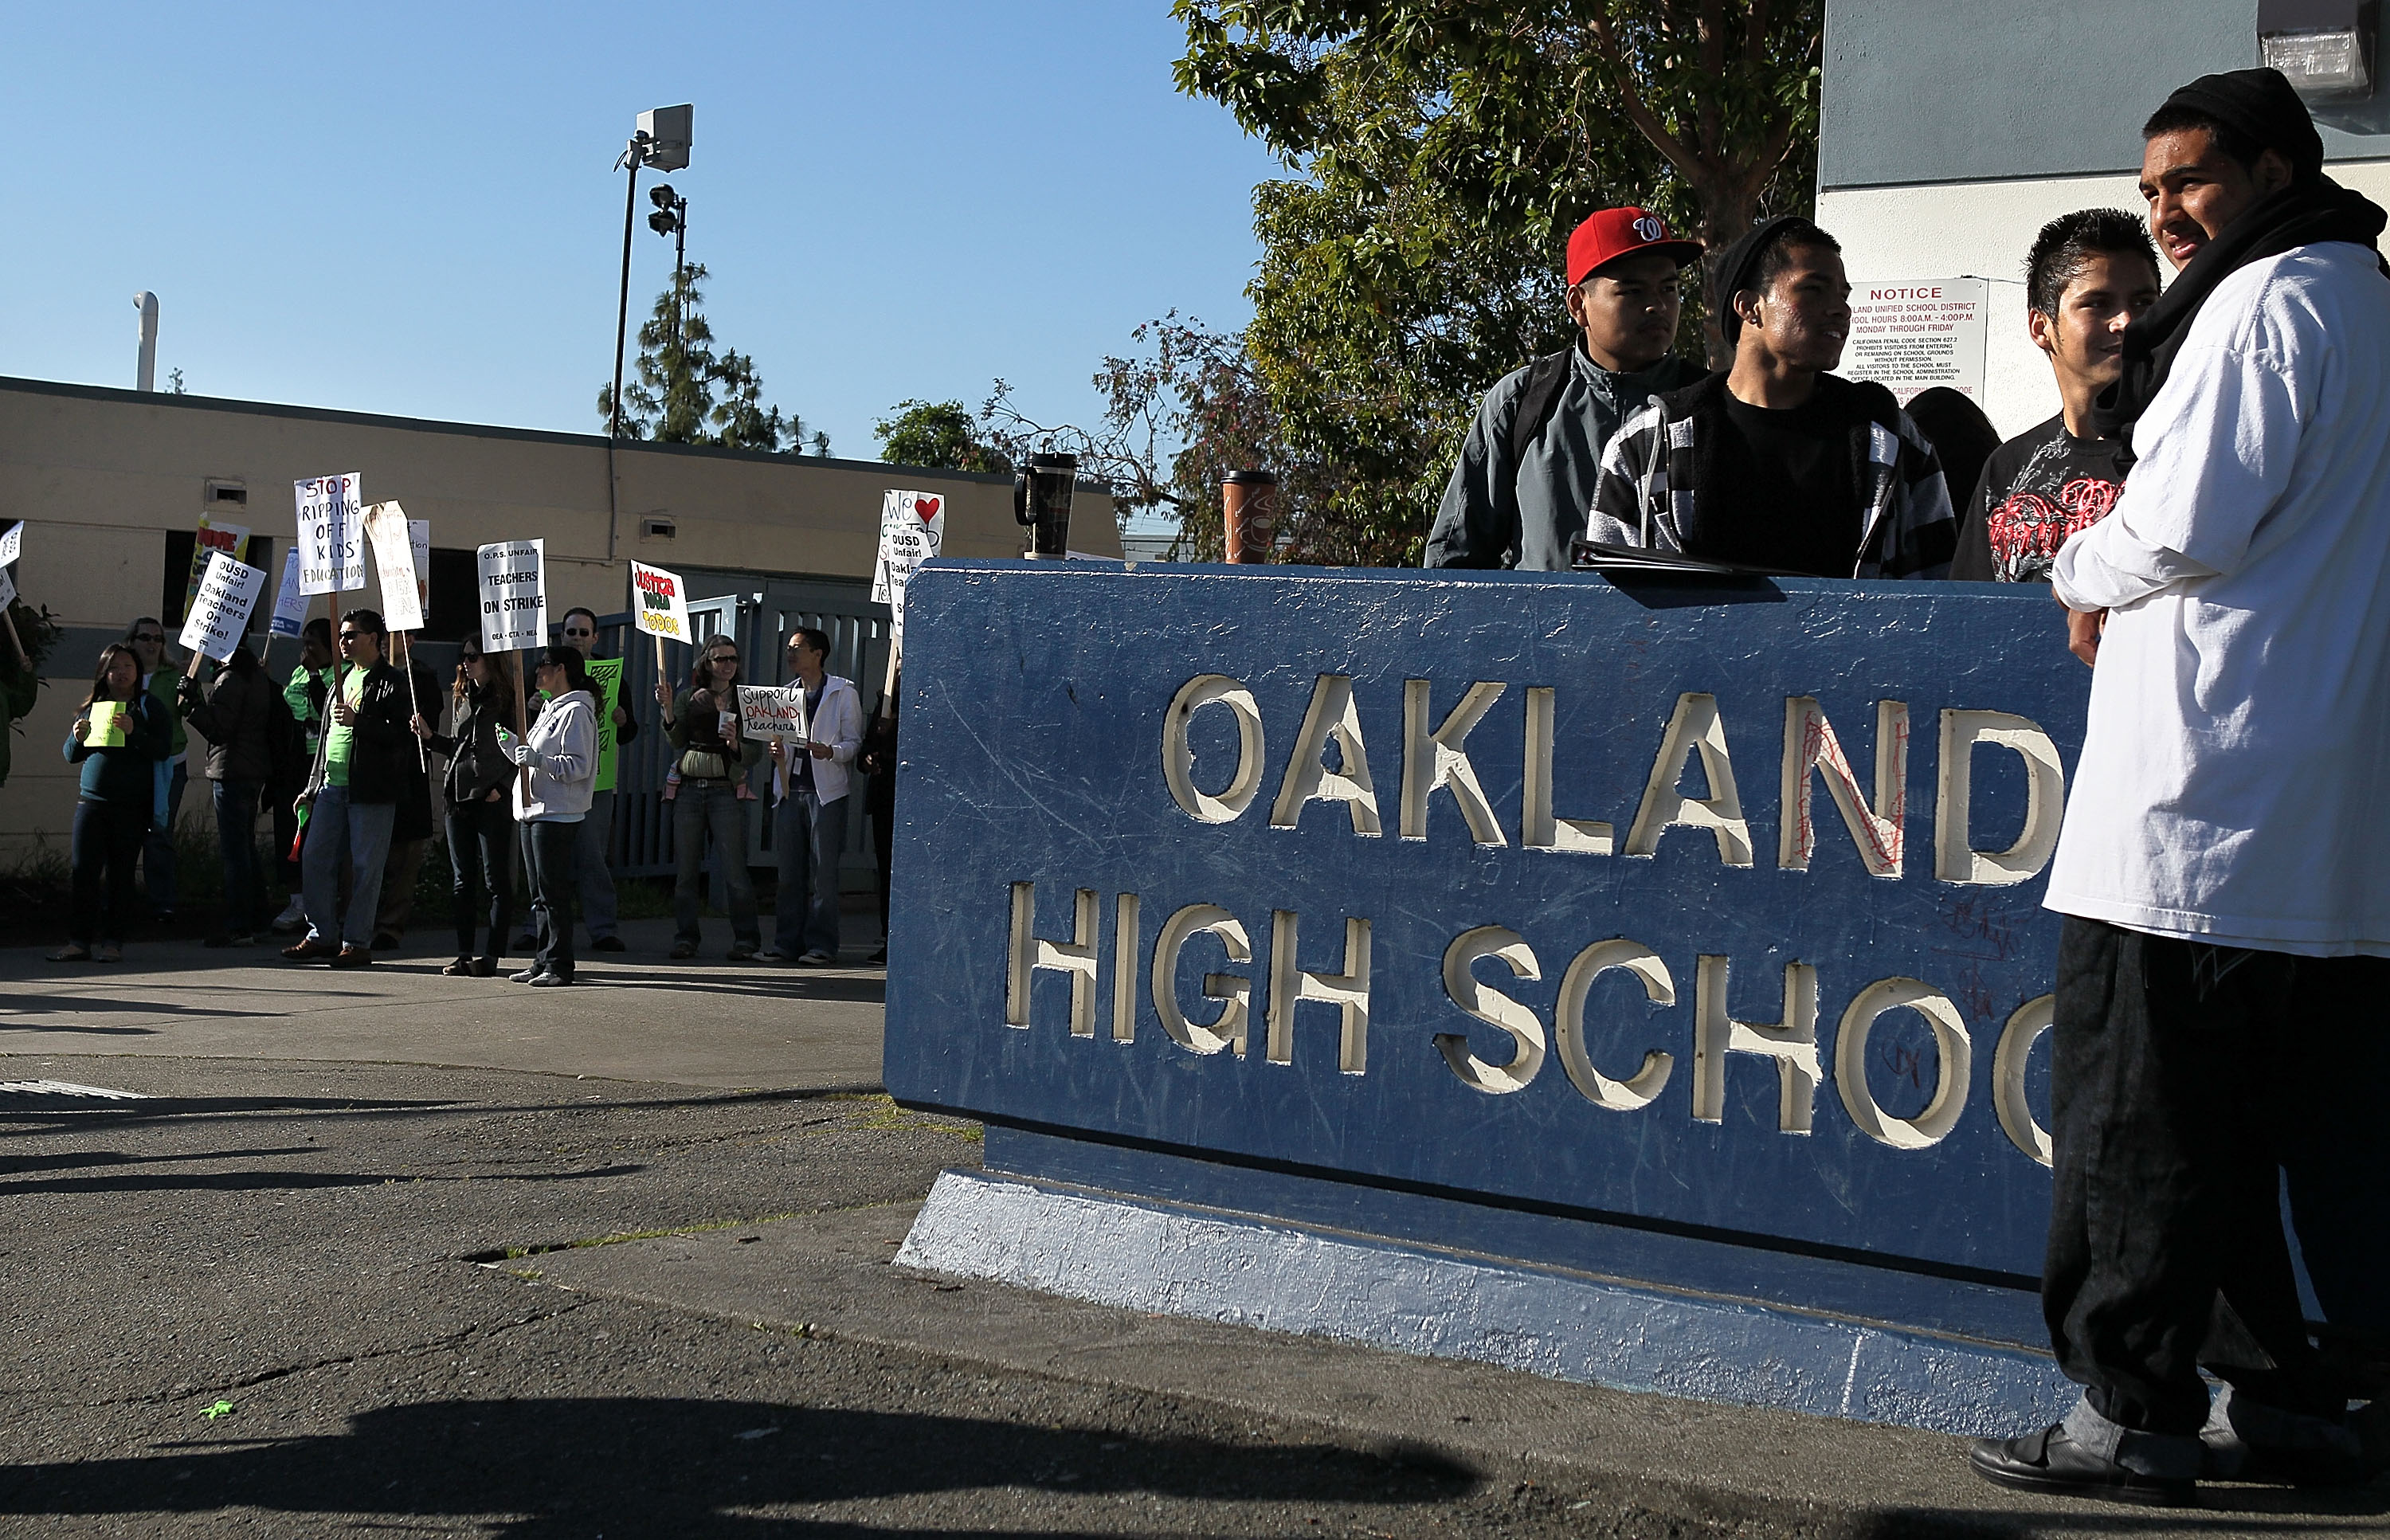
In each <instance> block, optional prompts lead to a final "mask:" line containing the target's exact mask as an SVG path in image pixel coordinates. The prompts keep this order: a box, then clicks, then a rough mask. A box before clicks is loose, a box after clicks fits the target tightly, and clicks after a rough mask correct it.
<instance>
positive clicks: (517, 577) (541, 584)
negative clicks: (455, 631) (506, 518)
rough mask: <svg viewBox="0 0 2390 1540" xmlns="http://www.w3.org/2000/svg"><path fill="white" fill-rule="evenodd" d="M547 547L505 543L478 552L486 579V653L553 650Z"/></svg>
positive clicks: (478, 563) (543, 543)
mask: <svg viewBox="0 0 2390 1540" xmlns="http://www.w3.org/2000/svg"><path fill="white" fill-rule="evenodd" d="M546 547H547V543H546V541H544V540H501V541H498V542H496V543H495V544H494V545H483V546H482V547H481V548H480V549H479V550H477V551H475V552H474V564H475V566H476V568H477V569H478V570H479V571H480V574H481V580H482V651H484V652H516V651H520V650H521V649H522V648H533V647H545V646H546V645H547V568H546Z"/></svg>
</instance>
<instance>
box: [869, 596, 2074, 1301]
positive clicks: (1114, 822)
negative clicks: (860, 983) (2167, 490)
mask: <svg viewBox="0 0 2390 1540" xmlns="http://www.w3.org/2000/svg"><path fill="white" fill-rule="evenodd" d="M1024 569H1025V570H1024ZM1649 582H1650V580H1638V585H1635V586H1628V585H1624V584H1613V583H1610V582H1606V581H1603V580H1601V579H1599V578H1594V577H1591V576H1589V575H1588V576H1583V577H1578V576H1573V575H1566V574H1563V575H1560V576H1544V575H1541V574H1526V573H1520V574H1515V575H1514V574H1483V575H1479V574H1472V575H1471V580H1470V581H1466V582H1448V581H1437V580H1433V579H1427V578H1422V577H1419V576H1395V575H1392V574H1388V575H1383V576H1379V575H1362V574H1357V573H1354V574H1344V575H1341V576H1339V577H1337V578H1336V579H1335V580H1334V581H1323V579H1322V576H1321V574H1318V573H1316V572H1309V573H1306V572H1298V571H1282V570H1277V569H1269V570H1262V571H1257V572H1256V573H1254V574H1250V575H1249V574H1244V573H1238V572H1205V571H1187V572H1169V571H1164V572H1154V573H1148V572H1145V571H1132V572H1122V571H1056V570H1053V569H1041V568H1037V567H1035V566H1034V564H1022V565H1018V566H1017V565H1014V564H1008V563H983V562H940V563H937V564H936V565H935V566H933V567H932V568H930V569H928V570H926V571H923V572H922V573H920V574H919V575H918V576H917V577H916V578H915V580H914V584H913V591H912V593H911V594H910V595H909V596H908V604H909V606H910V607H912V608H914V609H915V610H917V612H918V614H917V619H918V620H919V628H918V635H917V639H916V643H915V647H916V649H917V651H918V654H919V660H920V661H921V662H922V664H923V665H924V667H923V669H922V672H921V674H919V677H920V678H922V679H925V680H934V681H936V685H935V687H934V688H933V689H932V688H930V687H916V688H915V689H914V690H913V691H912V692H911V693H910V695H909V698H908V699H907V700H906V705H905V712H906V715H905V731H906V764H907V767H908V768H907V770H906V779H905V782H904V790H903V795H902V796H901V797H900V798H899V800H898V802H897V809H898V814H897V816H898V820H899V823H898V830H897V839H898V841H899V843H900V844H901V845H903V846H905V847H906V849H905V850H904V851H902V852H900V853H899V855H898V857H897V862H896V869H897V871H898V872H899V873H900V880H899V882H898V884H897V887H896V891H895V893H894V916H893V930H894V932H895V933H896V934H897V936H898V937H899V938H900V943H899V945H898V946H897V947H896V948H894V949H893V955H894V956H897V957H898V958H899V959H900V962H899V965H898V966H897V967H896V968H895V969H893V970H892V972H891V974H890V980H889V993H888V1032H887V1045H886V1076H887V1084H888V1086H889V1088H890V1090H891V1091H893V1093H894V1094H895V1095H896V1096H897V1097H898V1098H899V1099H900V1100H901V1101H904V1102H906V1103H907V1104H909V1105H916V1106H923V1107H939V1108H944V1109H948V1110H955V1111H957V1112H962V1113H966V1114H968V1115H970V1116H973V1117H978V1118H983V1119H984V1120H986V1121H987V1123H989V1125H990V1140H989V1149H988V1155H989V1158H990V1162H991V1164H992V1165H998V1164H1000V1162H999V1160H998V1157H999V1155H1000V1154H1001V1155H1002V1160H1003V1161H1011V1162H1014V1163H1010V1164H1003V1165H1001V1169H1007V1170H1012V1171H1017V1172H1022V1173H1025V1174H1032V1175H1035V1174H1051V1175H1053V1176H1055V1178H1056V1179H1059V1180H1070V1181H1094V1180H1095V1178H1094V1177H1093V1176H1090V1175H1088V1174H1086V1173H1091V1172H1099V1171H1105V1170H1111V1171H1114V1172H1118V1171H1121V1170H1125V1169H1127V1168H1125V1167H1123V1166H1122V1165H1121V1163H1120V1162H1121V1161H1123V1160H1124V1159H1125V1157H1123V1156H1121V1155H1120V1154H1119V1153H1118V1147H1119V1146H1120V1142H1121V1141H1124V1140H1126V1141H1131V1142H1133V1143H1134V1144H1135V1145H1136V1146H1137V1148H1138V1149H1145V1150H1150V1151H1158V1152H1171V1153H1174V1154H1176V1155H1179V1156H1183V1157H1185V1158H1186V1159H1187V1160H1189V1161H1195V1162H1198V1164H1197V1165H1195V1166H1189V1167H1188V1168H1187V1169H1189V1170H1197V1169H1201V1170H1207V1171H1214V1172H1217V1171H1220V1170H1221V1169H1223V1168H1221V1167H1219V1166H1218V1165H1216V1164H1209V1163H1204V1162H1216V1161H1227V1162H1231V1163H1232V1164H1233V1165H1234V1166H1235V1167H1236V1168H1237V1169H1238V1170H1239V1171H1242V1172H1244V1173H1245V1174H1247V1175H1251V1174H1252V1173H1253V1171H1254V1170H1256V1169H1261V1168H1266V1169H1269V1170H1273V1171H1279V1172H1299V1173H1306V1174H1309V1175H1310V1176H1311V1177H1313V1178H1317V1179H1319V1180H1324V1181H1330V1182H1333V1183H1350V1184H1357V1187H1356V1188H1355V1189H1354V1190H1361V1189H1368V1190H1373V1191H1376V1190H1385V1189H1388V1188H1390V1187H1391V1188H1394V1189H1398V1190H1401V1191H1406V1192H1433V1193H1440V1194H1443V1195H1444V1196H1445V1197H1446V1199H1449V1200H1454V1201H1462V1200H1471V1199H1472V1198H1473V1199H1477V1200H1481V1201H1483V1202H1484V1203H1486V1204H1491V1205H1494V1206H1495V1207H1494V1209H1493V1210H1489V1211H1487V1212H1489V1213H1491V1212H1499V1213H1519V1212H1531V1213H1550V1214H1555V1215H1572V1216H1575V1217H1576V1219H1578V1220H1582V1221H1584V1222H1587V1223H1596V1222H1599V1223H1598V1226H1597V1227H1598V1228H1599V1229H1600V1237H1601V1238H1600V1239H1598V1240H1596V1239H1588V1240H1586V1241H1583V1242H1572V1243H1570V1244H1571V1245H1574V1246H1577V1247H1579V1248H1580V1249H1581V1248H1582V1247H1583V1246H1594V1245H1598V1246H1601V1247H1609V1248H1613V1251H1614V1254H1612V1255H1611V1259H1610V1260H1608V1261H1605V1262H1603V1263H1602V1264H1600V1270H1602V1271H1605V1272H1611V1273H1613V1274H1621V1273H1624V1274H1625V1276H1630V1277H1643V1278H1648V1279H1651V1280H1652V1281H1655V1282H1661V1283H1668V1284H1674V1285H1682V1286H1685V1287H1694V1288H1702V1289H1729V1290H1732V1291H1734V1292H1738V1293H1745V1292H1752V1291H1758V1292H1763V1293H1765V1292H1768V1291H1770V1290H1774V1291H1776V1292H1777V1293H1778V1296H1779V1297H1782V1298H1787V1299H1790V1300H1791V1301H1792V1303H1798V1304H1803V1305H1805V1306H1816V1305H1818V1304H1820V1303H1833V1304H1834V1305H1835V1307H1836V1308H1848V1309H1851V1310H1853V1311H1854V1312H1855V1313H1857V1314H1861V1315H1874V1316H1875V1317H1876V1318H1878V1319H1892V1320H1908V1321H1913V1322H1918V1323H1920V1324H1922V1325H1926V1326H1931V1327H1934V1328H1935V1329H1954V1330H1963V1331H1972V1332H1977V1333H1998V1334H2005V1335H2004V1336H2003V1340H2006V1341H2020V1342H2030V1341H2033V1340H2034V1339H2035V1338H2037V1335H2038V1331H2039V1327H2038V1322H2037V1316H2036V1315H2035V1314H2034V1304H2033V1295H2032V1293H2031V1288H2032V1282H2033V1279H2034V1277H2035V1275H2036V1274H2037V1272H2038V1270H2039V1267H2040V1259H2041V1248H2042V1235H2043V1226H2044V1224H2045V1222H2046V1217H2047V1213H2048V1206H2047V1195H2048V1190H2049V1188H2048V1178H2047V1176H2046V1174H2044V1172H2043V1170H2042V1164H2043V1163H2046V1162H2047V1161H2048V1159H2049V1138H2048V1136H2047V1134H2046V1133H2045V1132H2044V1129H2045V1127H2046V1124H2047V1116H2046V1112H2045V1111H2043V1110H2041V1109H2043V1108H2044V1107H2045V1106H2046V1100H2045V1092H2046V1084H2047V1068H2046V1066H2047V1059H2048V1051H2047V1036H2046V1029H2047V1027H2048V1026H2049V1020H2050V987H2051V978H2050V970H2051V964H2052V958H2053V956H2054V955H2055V936H2056V930H2055V921H2054V918H2053V917H2051V916H2049V915H2048V914H2046V913H2045V912H2044V911H2043V910H2041V909H2040V907H2039V901H2040V898H2041V892H2042V886H2043V884H2042V882H2041V881H2040V874H2041V871H2042V867H2043V866H2044V864H2045V863H2046V862H2047V861H2048V859H2049V854H2050V852H2051V849H2052V847H2053V845H2054V843H2055V840H2056V836H2057V831H2058V822H2059V814H2060V809H2061V805H2062V793H2063V786H2064V778H2065V777H2064V766H2065V765H2066V764H2068V763H2069V762H2070V761H2071V760H2072V757H2073V755H2074V754H2075V751H2076V748H2077V746H2078V744H2079V742H2080V739H2081V734H2082V724H2083V714H2084V699H2085V681H2084V678H2083V673H2082V669H2081V666H2080V665H2079V664H2077V663H2075V661H2073V660H2072V659H2071V658H2069V657H2067V656H2066V654H2065V652H2064V650H2063V648H2062V638H2061V637H2060V635H2058V632H2057V630H2056V629H2055V627H2054V626H2053V624H2052V619H2051V617H2052V611H2051V610H2050V608H2049V602H2048V599H2047V598H2046V597H2044V598H2043V599H2042V600H2041V601H2040V602H2039V603H2033V602H2029V601H2028V599H2027V598H2025V597H2021V596H2017V595H2011V594H2006V593H1983V592H1978V591H1975V590H1973V589H1972V588H1971V589H1969V590H1967V591H1965V592H1960V591H1957V590H1954V589H1953V588H1951V587H1949V586H1947V585H1943V584H1889V583H1887V584H1870V585H1865V586H1861V585H1857V584H1829V583H1813V582H1801V581H1793V580H1786V581H1783V582H1780V583H1761V582H1754V583H1749V584H1735V585H1729V586H1715V587H1704V586H1701V585H1698V584H1687V583H1686V582H1685V581H1684V580H1658V581H1657V582H1656V584H1651V585H1648V586H1647V585H1642V584H1645V583H1649ZM1123 614H1135V615H1137V616H1138V617H1139V623H1138V625H1137V627H1136V628H1135V631H1134V633H1133V634H1131V633H1126V632H1124V631H1122V630H1121V629H1120V628H1119V627H1118V626H1117V625H1115V624H1113V623H1112V621H1113V619H1114V618H1115V617H1117V616H1120V615H1123ZM907 674H908V677H909V676H912V675H911V671H910V670H909V669H908V671H907ZM906 871H912V872H917V873H927V872H934V873H935V874H936V879H935V880H934V881H933V882H932V881H924V882H919V883H912V884H909V885H908V884H907V883H906V882H905V881H903V880H901V874H902V873H905V872H906ZM906 935H911V936H915V937H919V938H928V937H932V936H934V937H936V938H937V944H935V945H923V946H919V947H916V946H911V945H906V944H904V943H902V938H903V937H904V936H906ZM1014 1126H1019V1127H1028V1128H1034V1129H1037V1130H1041V1131H1043V1132H1042V1133H1041V1134H1040V1135H1039V1136H1038V1140H1039V1141H1042V1142H1034V1141H1033V1142H1032V1143H1031V1144H1027V1145H1022V1146H1019V1147H1017V1148H1016V1147H1015V1146H1013V1145H1009V1144H1008V1145H1006V1146H1005V1147H1004V1149H1003V1150H1002V1151H1000V1150H999V1135H1000V1133H1001V1131H1002V1130H1004V1129H1005V1128H1008V1127H1014ZM1072 1130H1082V1131H1085V1133H1086V1136H1087V1138H1088V1139H1090V1140H1092V1141H1098V1142H1099V1143H1100V1144H1101V1146H1102V1148H1103V1149H1107V1150H1111V1154H1107V1155H1102V1156H1100V1157H1098V1156H1093V1155H1091V1156H1089V1157H1087V1158H1086V1161H1085V1162H1084V1163H1083V1165H1082V1166H1080V1167H1077V1168H1073V1169H1076V1170H1078V1171H1079V1172H1080V1173H1081V1174H1076V1175H1073V1174H1071V1173H1070V1171H1067V1170H1065V1169H1063V1167H1064V1166H1066V1165H1068V1164H1069V1161H1070V1160H1071V1159H1073V1157H1069V1156H1068V1155H1067V1154H1066V1153H1062V1152H1065V1151H1067V1149H1069V1148H1071V1147H1070V1145H1069V1142H1068V1141H1067V1140H1065V1139H1063V1138H1061V1137H1060V1135H1063V1134H1066V1133H1067V1132H1068V1131H1072ZM1006 1137H1008V1138H1009V1136H1006ZM1024 1137H1026V1136H1024ZM1087 1148H1088V1149H1096V1148H1097V1145H1096V1144H1090V1145H1089V1146H1088V1147H1087ZM1049 1158H1050V1160H1049ZM1156 1158H1157V1159H1158V1158H1159V1156H1157V1157H1156ZM1041 1161H1046V1162H1048V1163H1047V1164H1043V1165H1041V1164H1040V1163H1039V1162H1041ZM1108 1162H1109V1163H1108ZM1173 1169H1174V1170H1176V1169H1177V1168H1173ZM1240 1179H1241V1178H1240V1177H1238V1176H1236V1175H1235V1174H1233V1173H1232V1174H1227V1175H1221V1176H1218V1177H1217V1178H1216V1179H1214V1178H1202V1179H1201V1180H1206V1181H1214V1186H1213V1187H1201V1182H1200V1181H1199V1182H1198V1183H1197V1185H1196V1186H1194V1187H1188V1188H1186V1189H1185V1190H1186V1191H1188V1192H1189V1193H1191V1194H1194V1196H1190V1197H1189V1199H1188V1200H1189V1201H1196V1202H1213V1201H1219V1202H1227V1201H1229V1200H1231V1199H1232V1198H1234V1199H1235V1201H1234V1203H1233V1206H1236V1207H1239V1208H1243V1209H1247V1210H1248V1211H1249V1212H1266V1211H1260V1210H1254V1209H1253V1204H1256V1203H1259V1202H1261V1201H1262V1200H1261V1199H1260V1198H1259V1197H1257V1196H1255V1195H1254V1194H1253V1193H1252V1192H1246V1193H1244V1196H1242V1197H1238V1196H1237V1194H1238V1193H1240V1191H1243V1189H1241V1188H1240V1187H1239V1182H1240ZM1110 1180H1111V1178H1107V1182H1109V1181H1110ZM1098 1185H1105V1184H1104V1183H1099V1184H1098ZM1206 1193H1209V1194H1213V1195H1214V1196H1204V1195H1203V1194H1206ZM1330 1222H1332V1223H1339V1224H1343V1223H1346V1221H1345V1220H1343V1219H1338V1220H1334V1221H1330ZM1466 1223H1467V1224H1471V1225H1483V1226H1495V1224H1496V1221H1494V1220H1492V1219H1479V1220H1471V1221H1467V1222H1466ZM1501 1223H1502V1224H1510V1221H1507V1220H1505V1221H1502V1222H1501ZM1621 1226H1624V1228H1621ZM1461 1233H1462V1234H1464V1235H1466V1234H1468V1233H1470V1232H1467V1231H1466V1230H1464V1231H1463V1232H1461ZM1663 1234H1665V1235H1677V1236H1699V1237H1703V1238H1705V1239H1703V1241H1702V1243H1701V1245H1700V1246H1690V1244H1689V1243H1680V1242H1675V1241H1671V1242H1666V1243H1665V1244H1664V1243H1663V1242H1662V1241H1659V1240H1653V1239H1648V1237H1651V1236H1655V1235H1663ZM1446 1239H1447V1240H1449V1241H1450V1243H1454V1244H1477V1243H1478V1242H1476V1241H1471V1240H1466V1239H1456V1238H1452V1237H1446ZM1514 1240H1515V1238H1514ZM1510 1243H1511V1242H1505V1244H1506V1245H1507V1244H1510ZM1489 1244H1490V1243H1489ZM1570 1254H1571V1255H1574V1254H1577V1253H1576V1252H1575V1251H1571V1252H1570ZM1630 1254H1632V1255H1633V1256H1635V1257H1636V1258H1638V1260H1637V1261H1636V1262H1635V1263H1634V1270H1630V1269H1629V1266H1628V1264H1627V1262H1626V1261H1625V1260H1624V1259H1625V1258H1626V1257H1627V1256H1629V1255H1630ZM1738 1257H1741V1258H1747V1259H1748V1260H1747V1261H1737V1260H1735V1259H1736V1258H1738ZM1818 1257H1831V1258H1838V1259H1844V1260H1842V1261H1837V1262H1835V1263H1834V1266H1835V1267H1837V1268H1841V1269H1843V1271H1842V1272H1840V1273H1836V1274H1834V1275H1833V1276H1832V1277H1826V1276H1825V1275H1824V1274H1821V1273H1819V1272H1818V1267H1819V1266H1821V1265H1823V1264H1814V1263H1812V1262H1805V1261H1799V1260H1797V1259H1800V1258H1818ZM1870 1257H1871V1258H1876V1259H1879V1260H1880V1261H1881V1263H1882V1265H1881V1266H1858V1265H1856V1264H1851V1263H1850V1262H1849V1260H1848V1259H1853V1258H1870ZM1847 1274H1856V1275H1859V1276H1861V1277H1862V1280H1863V1281H1862V1282H1859V1283H1849V1282H1847V1281H1846V1278H1845V1275H1847ZM1935 1279H1940V1280H1943V1281H1941V1282H1934V1281H1933V1280H1935ZM1804 1290H1810V1292H1808V1293H1804V1292H1803V1291H1804ZM1834 1290H1841V1291H1842V1292H1840V1293H1835V1292H1834ZM1931 1290H1943V1291H1944V1292H1943V1293H1941V1294H1936V1295H1934V1297H1933V1298H1932V1299H1930V1300H1926V1299H1925V1297H1924V1293H1922V1292H1921V1291H1927V1292H1930V1291H1931ZM1829 1296H1831V1299H1830V1298H1829ZM1921 1301H1923V1302H1924V1303H1920V1302H1921Z"/></svg>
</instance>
